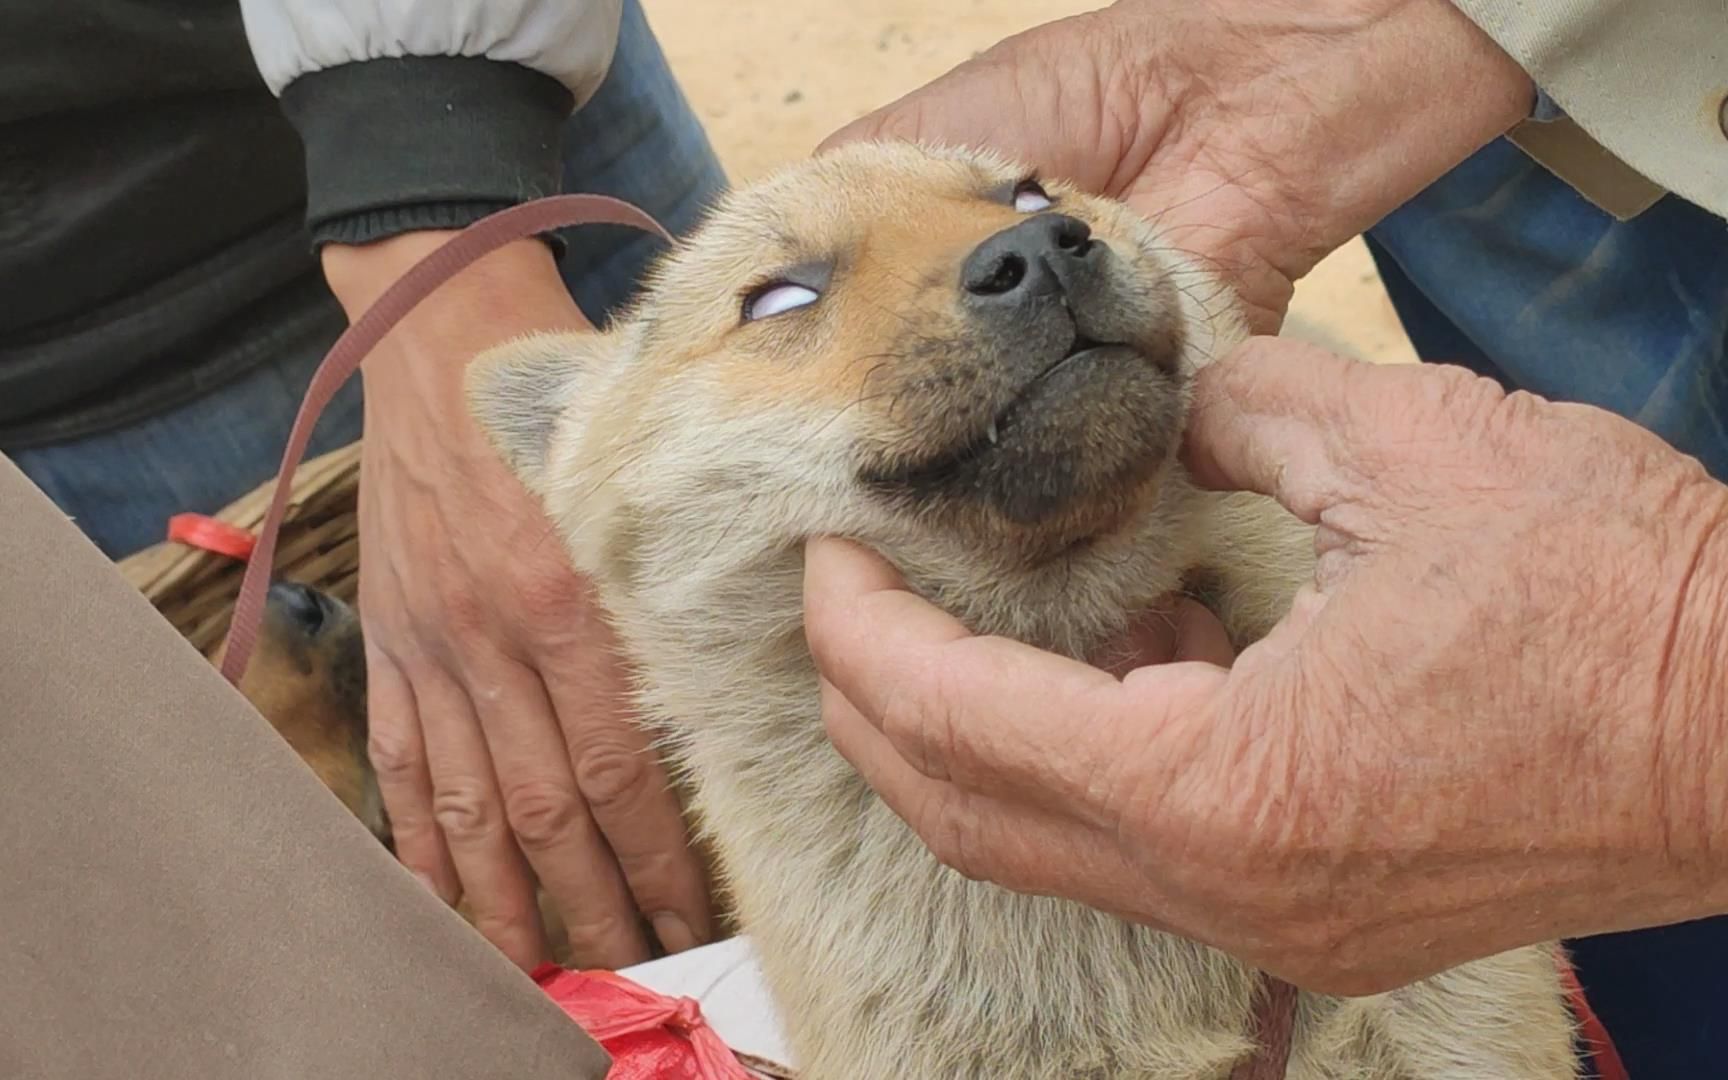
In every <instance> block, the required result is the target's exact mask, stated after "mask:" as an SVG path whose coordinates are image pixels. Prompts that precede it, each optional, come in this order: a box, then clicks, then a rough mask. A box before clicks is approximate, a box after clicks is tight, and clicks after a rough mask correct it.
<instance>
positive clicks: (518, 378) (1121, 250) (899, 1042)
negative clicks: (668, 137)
mask: <svg viewBox="0 0 1728 1080" xmlns="http://www.w3.org/2000/svg"><path fill="white" fill-rule="evenodd" d="M1241 334H1242V330H1241V328H1240V326H1239V325H1238V322H1237V320H1236V319H1235V318H1234V316H1233V315H1232V314H1231V310H1230V308H1229V305H1228V302H1227V300H1226V297H1225V296H1224V294H1223V292H1222V291H1221V290H1220V289H1219V288H1218V287H1217V286H1216V285H1214V284H1213V283H1212V282H1210V281H1209V280H1208V278H1207V277H1206V276H1205V275H1203V274H1202V273H1200V272H1197V271H1196V270H1195V269H1194V268H1192V267H1190V266H1187V265H1185V264H1184V262H1183V261H1182V260H1181V258H1180V257H1179V255H1178V253H1177V252H1175V251H1173V250H1171V249H1170V248H1168V247H1167V246H1165V245H1163V244H1162V243H1160V241H1159V238H1158V235H1157V233H1156V232H1155V231H1154V230H1153V229H1152V228H1151V227H1150V226H1149V225H1148V224H1147V223H1146V222H1145V221H1143V220H1142V219H1140V218H1138V217H1136V216H1135V215H1134V214H1133V213H1131V212H1130V211H1129V210H1127V209H1126V208H1125V207H1123V206H1121V205H1119V204H1116V203H1113V202H1109V201H1104V200H1099V199H1095V198H1089V197H1085V196H1082V195H1080V194H1078V193H1076V192H1073V191H1070V190H1068V189H1066V188H1064V187H1061V186H1060V185H1054V184H1047V185H1042V186H1041V185H1040V184H1039V183H1038V182H1037V181H1036V180H1035V179H1033V178H1031V177H1029V176H1028V175H1027V174H1026V173H1025V172H1023V171H1020V170H1016V169H1013V168H1009V167H1007V166H1005V165H1003V164H1000V163H998V162H995V161H992V160H989V159H985V158H981V157H978V156H975V155H971V154H964V153H949V152H928V151H922V150H918V149H914V148H911V147H905V146H884V145H861V146H853V147H850V148H847V149H843V150H840V151H837V152H835V153H832V154H829V155H827V156H824V157H822V158H819V159H817V160H814V161H811V162H808V163H803V164H799V165H796V166H793V167H791V168H789V169H788V170H786V171H784V172H782V173H780V174H778V175H776V176H774V177H772V178H770V179H768V180H766V181H764V182H762V183H759V184H756V185H754V186H752V187H750V188H748V189H745V190H742V191H740V192H737V193H735V194H734V195H732V196H731V197H730V198H728V199H727V200H726V201H725V203H724V204H723V205H722V206H721V207H720V208H719V209H718V211H717V212H716V213H715V214H714V216H713V218H712V219H711V220H710V221H709V223H708V224H707V225H706V226H705V227H704V228H703V229H702V230H701V231H700V233H699V234H698V235H696V236H695V237H694V238H693V239H692V240H690V241H689V242H687V243H685V244H683V245H682V246H680V247H679V248H678V249H677V250H676V251H675V252H674V253H673V254H672V255H671V256H670V257H669V258H668V259H667V260H666V261H665V262H664V264H663V265H662V266H661V268H660V271H659V273H658V276H657V278H656V280H655V281H654V282H653V283H652V285H651V286H650V288H649V290H648V292H647V294H646V298H645V299H644V301H643V302H642V304H641V305H640V307H639V309H638V310H637V311H636V312H635V313H634V314H633V315H632V316H629V317H626V318H624V319H622V320H621V321H620V322H619V323H618V324H617V325H615V326H614V327H613V328H612V329H610V331H609V332H607V333H605V334H603V335H581V336H569V337H543V338H536V339H531V340H527V341H523V342H520V343H517V344H514V345H511V346H509V347H506V348H503V349H501V350H497V351H495V352H494V353H493V354H491V355H489V356H487V357H485V358H483V359H482V360H481V361H480V362H478V363H477V364H476V365H475V367H474V368H473V374H472V377H471V384H470V385H471V391H472V393H471V397H472V400H473V402H474V406H475V411H476V415H477V416H478V417H479V419H480V422H481V424H482V426H483V427H484V428H485V429H486V430H487V431H488V432H489V433H490V436H491V438H492V439H493V440H494V442H495V444H496V445H497V447H498V448H499V450H500V451H501V452H502V454H503V455H504V456H505V457H506V458H507V460H508V461H509V462H510V463H511V465H512V466H513V467H514V469H515V470H516V471H517V472H518V473H519V474H520V476H521V477H522V479H523V480H524V481H525V482H526V484H527V485H528V486H529V487H530V488H531V489H532V490H534V491H535V492H536V493H538V494H539V496H540V497H541V498H542V499H543V500H544V502H545V505H546V507H547V509H548V510H549V512H550V514H551V516H552V519H553V521H554V522H555V523H556V526H557V528H558V529H559V531H560V533H561V534H562V536H563V538H564V541H565V542H566V544H567V546H568V548H569V550H570V552H571V554H572V556H573V557H574V560H575V562H576V565H577V566H578V567H579V568H580V569H581V570H583V571H584V572H586V573H588V574H590V575H592V576H593V578H594V580H595V581H596V582H597V584H598V587H599V589H600V592H601V595H602V597H603V599H604V602H605V603H606V605H607V607H608V608H609V609H610V611H611V612H612V614H613V615H614V616H615V618H616V620H617V625H618V629H619V631H620V633H621V635H622V640H623V642H624V646H625V648H626V650H627V652H628V654H629V656H630V658H631V659H632V660H633V661H634V663H635V664H636V665H637V666H638V670H639V671H640V672H641V688H640V700H641V705H642V708H643V711H644V715H645V716H647V717H649V718H650V719H651V721H652V722H653V723H654V724H656V725H657V727H658V730H659V731H661V732H663V733H664V738H665V746H666V750H667V752H668V754H669V755H670V757H671V758H672V760H673V761H674V762H675V763H676V764H677V765H678V766H679V767H680V768H681V770H682V775H683V778H684V780H685V782H686V783H687V784H688V787H689V791H690V793H691V802H692V810H693V812H694V816H695V817H696V818H697V820H698V821H699V823H700V825H701V827H702V828H703V829H704V830H705V831H706V832H707V833H708V834H709V835H710V836H711V837H712V839H713V841H714V843H715V845H716V846H717V848H718V850H719V853H720V856H721V858H722V861H723V864H724V869H725V871H726V876H727V883H728V885H729V887H730V889H731V891H732V893H733V896H734V898H735V902H736V904H737V907H738V910H739V912H740V914H741V918H742V922H743V925H744V929H745V930H746V932H748V933H749V934H750V935H751V937H752V938H753V939H754V941H755V943H756V946H757V947H758V949H759V950H760V953H761V956H762V960H763V965H764V968H765V970H766V972H767V975H768V977H769V980H770V982H771V985H772V989H773V991H774V993H775V995H776V997H777V999H778V1001H779V1004H780V1007H781V1009H782V1011H783V1014H784V1017H783V1018H784V1021H785V1024H786V1026H787V1028H788V1031H789V1035H790V1037H791V1039H792V1044H793V1046H794V1048H795V1050H796V1054H797V1059H798V1060H797V1062H796V1064H797V1065H798V1066H800V1067H801V1069H802V1070H803V1071H804V1074H805V1076H806V1077H807V1078H808V1080H900V1078H906V1077H912V1078H918V1080H938V1078H940V1080H952V1078H968V1080H986V1078H987V1080H1019V1078H1026V1080H1032V1078H1038V1080H1047V1078H1051V1077H1095V1078H1107V1077H1108V1078H1135V1080H1203V1078H1222V1077H1224V1076H1226V1075H1227V1074H1228V1073H1229V1071H1230V1070H1231V1068H1232V1067H1233V1064H1234V1063H1236V1062H1237V1061H1239V1060H1240V1059H1241V1058H1242V1057H1243V1056H1244V1055H1245V1054H1247V1053H1248V1052H1249V1051H1250V1049H1251V1043H1250V1041H1249V1038H1248V1034H1247V1033H1248V1031H1249V1027H1250V994H1251V990H1252V987H1253V985H1254V976H1253V973H1251V972H1250V971H1248V970H1246V969H1245V968H1244V967H1243V966H1242V965H1240V964H1238V963H1237V962H1235V961H1234V960H1232V959H1230V958H1228V957H1226V956H1224V955H1222V954H1220V953H1218V952H1215V951H1213V950H1210V949H1207V948H1204V947H1201V946H1199V945H1196V944H1193V943H1190V942H1187V941H1184V940H1181V939H1178V938H1175V937H1171V936H1168V935H1165V934H1161V933H1156V932H1153V931H1151V930H1148V929H1145V928H1142V927H1138V926H1132V925H1127V924H1124V923H1121V922H1118V921H1117V920H1115V919H1112V918H1109V917H1107V916H1104V915H1101V914H1099V913H1097V912H1094V911H1091V910H1088V909H1086V908H1083V907H1080V906H1078V905H1075V904H1072V903H1068V902H1065V901H1061V900H1054V899H1047V898H1036V897H1029V896H1022V895H1017V894H1013V893H1010V892H1007V891H1004V890H1002V889H998V888H996V887H994V886H991V885H987V884H980V883H976V882H971V881H967V880H965V879H964V878H962V877H961V876H960V875H958V874H956V873H953V872H951V871H949V870H948V869H946V868H944V867H942V866H941V865H939V864H938V863H936V862H935V860H934V859H933V858H932V857H931V856H930V854H929V853H928V851H927V850H926V849H925V847H924V846H923V844H921V843H920V842H919V840H918V839H917V838H916V837H915V836H914V835H913V834H912V833H911V832H910V830H908V829H907V828H906V826H905V825H904V824H903V823H902V822H901V821H900V820H899V819H898V818H897V817H895V816H894V814H893V813H891V812H890V811H889V810H888V809H887V808H886V807H885V806H884V805H883V804H882V803H881V802H880V801H879V800H878V799H877V798H876V797H875V796H874V795H873V794H872V793H871V791H870V790H869V789H868V788H867V787H866V786H865V785H864V783H863V782H862V781H861V780H860V779H859V777H858V776H857V775H856V774H855V773H854V772H853V770H852V769H851V768H850V767H849V766H848V765H847V763H846V762H845V761H844V760H843V759H841V758H840V757H839V756H838V754H836V753H835V751H834V750H833V749H832V748H831V747H830V745H829V744H828V742H827V741H826V739H825V737H824V735H823V730H822V725H821V721H820V718H819V711H818V699H817V681H816V675H815V671H814V669H813V666H812V664H811V661H810V657H809V655H808V653H807V651H806V648H805V643H804V637H803V631H802V626H801V603H800V592H801V551H802V544H803V541H804V540H805V538H806V537H808V536H810V535H812V534H818V533H821V534H837V535H841V536H848V537H852V538H855V539H858V540H861V541H863V542H865V543H867V544H869V545H871V546H873V547H875V548H876V549H878V550H880V551H882V552H883V553H884V554H886V555H887V556H888V557H889V558H891V559H892V560H893V561H894V562H895V563H896V564H897V565H898V566H899V567H900V568H901V569H902V570H903V571H904V572H905V573H906V574H907V576H908V578H909V580H910V581H911V582H912V583H913V585H914V587H915V588H917V589H918V590H919V591H920V592H921V593H922V594H923V595H925V596H927V597H929V598H931V599H932V600H934V601H935V602H936V603H939V604H940V605H942V606H943V607H945V608H946V609H947V610H949V611H951V612H953V613H954V614H956V615H957V616H959V617H961V618H962V619H964V620H965V621H966V622H967V623H968V624H969V625H970V626H972V627H973V628H974V629H976V630H977V631H979V632H983V633H994V634H1003V635H1007V636H1011V637H1014V638H1018V639H1021V640H1023V641H1027V642H1031V643H1034V644H1037V645H1040V646H1043V647H1045V648H1048V649H1054V650H1057V651H1059V652H1062V653H1065V654H1068V655H1070V656H1075V657H1081V658H1087V659H1092V660H1099V659H1101V657H1100V655H1099V654H1100V652H1101V650H1104V649H1105V648H1106V647H1107V645H1108V643H1109V642H1111V641H1112V640H1115V639H1117V638H1118V636H1119V635H1120V634H1121V633H1122V632H1123V630H1124V629H1125V627H1127V625H1128V624H1129V622H1130V620H1131V619H1132V618H1133V617H1135V616H1136V615H1137V614H1140V613H1143V612H1145V611H1146V610H1147V609H1148V608H1149V607H1151V606H1152V605H1153V604H1154V603H1155V601H1156V600H1157V598H1158V597H1160V596H1161V595H1162V594H1165V593H1166V592H1168V591H1169V590H1172V589H1176V588H1178V587H1180V586H1182V585H1183V584H1184V582H1195V581H1201V582H1204V583H1205V585H1206V590H1205V591H1206V593H1207V596H1208V599H1209V600H1210V601H1211V602H1212V604H1213V606H1214V607H1215V609H1216V610H1217V611H1218V613H1219V614H1220V615H1221V616H1222V617H1223V618H1224V619H1225V621H1226V623H1227V625H1228V626H1229V628H1230V630H1231V632H1232V634H1233V635H1234V637H1235V638H1236V639H1237V640H1238V642H1240V643H1246V642H1249V641H1252V640H1254V639H1255V638H1257V637H1259V636H1260V635H1262V634H1263V633H1265V632H1266V630H1267V629H1268V628H1269V627H1270V626H1271V625H1272V624H1273V622H1274V621H1275V620H1276V619H1277V618H1278V617H1279V616H1280V615H1281V614H1282V613H1283V612H1284V611H1285V609H1286V608H1287V606H1288V604H1289V602H1290V599H1291V597H1292V595H1293V593H1294V591H1295V589H1296V588H1297V586H1298V584H1299V583H1300V582H1302V581H1303V580H1305V579H1307V578H1308V577H1309V576H1310V574H1311V572H1312V561H1313V557H1314V556H1313V537H1312V533H1311V532H1310V530H1309V529H1307V528H1306V527H1304V526H1302V525H1301V524H1300V523H1298V522H1296V521H1295V520H1294V519H1292V518H1290V517H1289V516H1288V515H1286V514H1284V512H1283V511H1282V510H1280V509H1279V508H1278V507H1277V506H1276V505H1274V504H1272V503H1270V502H1268V501H1266V500H1262V499H1258V498H1254V497H1246V496H1240V495H1238V496H1230V497H1221V496H1217V495H1212V494H1207V493H1203V492H1201V491H1198V490H1196V489H1195V488H1194V487H1193V486H1192V485H1191V484H1190V482H1189V481H1188V479H1187V478H1186V476H1185V474H1184V473H1183V472H1182V470H1181V468H1180V466H1179V465H1178V464H1177V463H1176V461H1175V457H1174V455H1175V451H1176V448H1177V443H1178V440H1179V436H1180V433H1181V430H1182V427H1183V423H1184V412H1185V408H1186V401H1187V390H1186V386H1187V382H1188V379H1189V377H1190V375H1191V373H1192V372H1193V370H1194V369H1195V367H1196V366H1197V365H1199V364H1202V363H1204V362H1206V361H1207V360H1208V359H1209V358H1211V357H1212V356H1214V355H1216V354H1217V353H1218V352H1219V351H1220V350H1221V349H1224V348H1227V347H1228V346H1230V345H1231V344H1232V343H1234V342H1235V341H1236V340H1237V339H1238V338H1239V337H1240V336H1241ZM1570 1030H1571V1021H1570V1017H1569V1014H1568V1012H1567V1010H1566V1008H1565V1006H1564V1004H1563V998H1562V992H1561V987H1560V981H1559V978H1558V975H1557V973H1556V970H1555V961H1554V954H1553V952H1552V950H1550V949H1546V948H1532V949H1525V950H1520V951H1517V952H1513V953H1509V954H1506V955H1503V956H1499V957H1496V958H1493V959H1490V960H1487V961H1483V962H1480V963H1476V964H1472V965H1469V966H1467V967H1464V968H1461V969H1458V970H1455V971H1452V972H1449V973H1447V974H1444V975H1442V976H1440V977H1437V978H1435V979H1433V980H1430V981H1428V982H1425V983H1422V984H1419V985H1416V986H1412V987H1409V988H1407V989H1404V990H1402V991H1399V992H1397V993H1392V994H1387V995H1382V996H1378V997H1374V998H1368V999H1362V1000H1352V1001H1341V1000H1337V999H1332V998H1326V997H1320V996H1314V995H1304V996H1303V997H1302V1001H1301V1006H1300V1015H1299V1018H1298V1024H1297V1030H1296V1035H1295V1050H1294V1056H1293V1059H1292V1063H1291V1066H1290V1070H1289V1075H1290V1077H1292V1078H1295V1080H1323V1078H1324V1080H1343V1078H1352V1080H1537V1078H1540V1080H1561V1078H1566V1077H1572V1076H1573V1075H1574V1074H1575V1066H1574V1063H1573V1057H1572V1051H1571V1043H1570Z"/></svg>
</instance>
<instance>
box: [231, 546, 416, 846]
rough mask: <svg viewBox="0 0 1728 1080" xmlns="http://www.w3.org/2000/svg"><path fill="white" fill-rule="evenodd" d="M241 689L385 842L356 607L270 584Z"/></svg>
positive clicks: (293, 585)
mask: <svg viewBox="0 0 1728 1080" xmlns="http://www.w3.org/2000/svg"><path fill="white" fill-rule="evenodd" d="M225 648H226V645H224V649H225ZM221 655H222V654H221V651H220V650H219V651H218V653H217V655H216V657H215V658H214V659H215V661H216V662H217V663H218V664H220V663H221ZM239 689H240V692H241V694H243V695H244V696H245V698H246V700H247V701H249V702H251V703H252V707H253V708H255V709H257V710H258V711H259V713H261V714H262V715H263V716H264V719H265V720H267V721H269V723H270V726H271V727H273V728H275V729H276V733H277V734H279V735H281V736H282V738H283V739H284V740H285V741H286V742H287V743H288V745H289V746H290V747H292V748H293V750H294V752H295V753H296V754H298V755H300V759H301V760H302V761H304V762H305V763H306V765H307V766H308V767H309V768H311V770H312V771H313V773H315V774H316V775H317V777H318V779H319V780H320V781H322V782H323V784H324V786H325V787H327V788H329V789H330V791H331V792H332V793H333V794H335V796H336V797H337V798H338V799H340V800H342V804H343V805H344V806H346V807H347V808H348V809H349V811H351V812H352V813H353V814H354V816H355V817H358V818H359V819H360V820H361V822H362V823H364V824H365V825H366V827H367V828H368V829H370V830H371V832H372V835H374V836H376V837H377V838H378V839H379V840H380V841H381V842H383V843H384V844H385V845H386V846H388V845H389V844H390V843H391V834H390V824H389V821H388V819H387V818H386V816H385V813H384V805H383V800H382V799H381V798H380V797H379V792H378V777H377V774H376V773H375V772H374V771H373V769H372V765H371V762H370V761H369V760H368V759H367V756H366V735H367V723H366V650H365V644H364V640H363V637H362V634H361V629H360V617H359V615H358V614H357V613H356V612H355V611H354V609H353V608H351V607H349V606H348V605H347V604H344V603H343V602H342V601H340V600H338V599H336V598H335V597H333V596H331V595H329V594H328V593H325V592H323V591H321V590H318V589H315V588H312V587H311V586H308V585H302V584H300V583H298V582H290V581H279V582H277V583H275V584H274V585H272V586H270V591H269V593H268V594H267V596H266V600H265V604H264V618H263V621H262V623H261V624H260V626H259V632H258V644H257V647H256V649H255V650H254V651H253V653H252V659H251V662H250V663H248V664H247V666H246V673H245V675H244V676H243V677H242V678H241V680H240V687H239Z"/></svg>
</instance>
